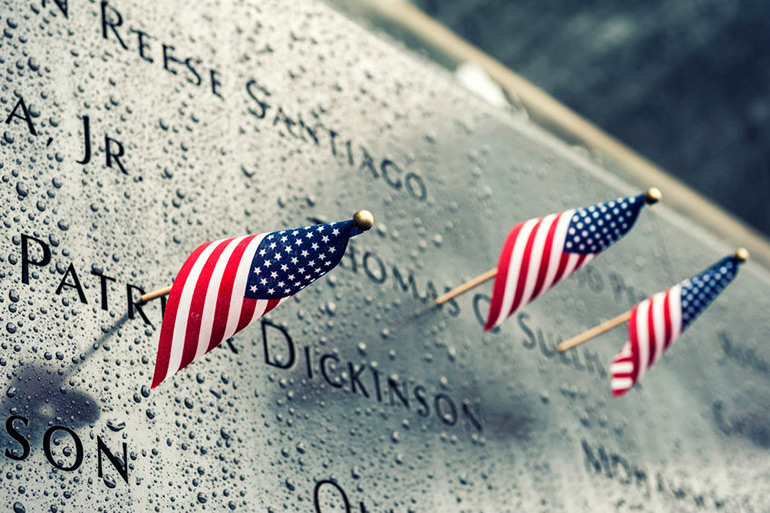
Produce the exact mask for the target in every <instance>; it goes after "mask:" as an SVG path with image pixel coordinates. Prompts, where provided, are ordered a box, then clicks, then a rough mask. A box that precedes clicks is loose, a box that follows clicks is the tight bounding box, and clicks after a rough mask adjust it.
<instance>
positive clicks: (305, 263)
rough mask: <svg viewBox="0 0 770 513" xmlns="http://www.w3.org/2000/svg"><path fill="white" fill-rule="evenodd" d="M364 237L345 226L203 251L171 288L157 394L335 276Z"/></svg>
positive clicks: (222, 243)
mask: <svg viewBox="0 0 770 513" xmlns="http://www.w3.org/2000/svg"><path fill="white" fill-rule="evenodd" d="M359 233H361V230H359V229H358V228H356V227H355V226H354V222H353V221H342V222H338V223H331V224H321V225H315V226H307V227H304V228H296V229H293V230H284V231H278V232H272V233H264V234H260V235H249V236H245V237H236V238H233V239H223V240H218V241H213V242H206V243H205V244H202V245H201V246H199V247H198V249H196V250H195V251H193V253H192V255H190V256H189V257H188V258H187V260H186V261H185V263H184V264H183V265H182V269H181V270H180V271H179V274H178V275H177V277H176V279H175V280H174V283H173V285H172V287H171V292H170V294H169V298H168V303H167V305H166V311H165V313H164V315H163V324H162V325H161V331H160V342H159V345H158V357H157V360H156V362H155V373H154V375H153V379H152V388H155V387H156V386H158V385H159V384H160V383H161V382H163V381H164V380H165V379H166V378H168V377H170V376H172V375H173V374H174V373H176V372H177V371H179V370H181V369H183V368H184V367H186V366H187V365H189V364H190V363H192V362H193V361H194V360H196V359H198V358H200V357H202V356H203V355H204V354H206V353H207V352H208V351H210V350H212V349H213V348H215V347H217V346H218V345H219V344H221V343H222V341H224V340H227V339H228V338H230V337H232V336H233V335H235V334H236V333H238V332H239V331H241V330H242V329H243V328H245V327H246V326H248V324H249V323H251V322H253V321H254V320H256V319H259V318H260V317H262V316H263V315H265V314H267V313H268V312H270V311H271V310H272V309H273V308H275V307H276V306H278V305H279V304H281V303H282V302H283V301H285V300H286V299H288V298H290V297H291V296H293V295H294V294H296V293H297V292H299V291H300V290H302V289H304V288H305V287H307V286H308V285H310V284H311V283H312V282H314V281H315V280H317V279H318V278H320V277H321V276H323V275H324V274H326V273H327V272H329V271H330V270H331V269H333V268H334V266H336V265H337V264H338V263H339V261H340V260H341V259H342V255H343V254H344V253H345V248H346V247H347V244H348V239H350V237H353V236H355V235H358V234H359Z"/></svg>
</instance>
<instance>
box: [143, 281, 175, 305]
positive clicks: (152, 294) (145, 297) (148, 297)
mask: <svg viewBox="0 0 770 513" xmlns="http://www.w3.org/2000/svg"><path fill="white" fill-rule="evenodd" d="M169 292H171V285H169V286H168V287H165V288H162V289H158V290H153V291H152V292H148V293H147V294H142V298H141V299H142V303H146V302H147V301H152V300H153V299H155V298H158V297H160V296H165V295H166V294H168V293H169Z"/></svg>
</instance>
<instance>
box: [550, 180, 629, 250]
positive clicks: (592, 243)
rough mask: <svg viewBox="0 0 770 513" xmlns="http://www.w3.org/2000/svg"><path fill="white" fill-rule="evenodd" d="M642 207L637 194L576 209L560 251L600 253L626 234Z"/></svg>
mask: <svg viewBox="0 0 770 513" xmlns="http://www.w3.org/2000/svg"><path fill="white" fill-rule="evenodd" d="M643 206H644V194H641V195H639V196H632V197H630V198H619V199H616V200H615V201H609V202H607V203H599V204H597V205H593V206H590V207H586V208H580V209H578V210H576V211H575V213H574V214H572V220H571V221H570V223H569V228H567V239H566V240H565V242H564V252H565V253H577V254H581V255H590V254H593V253H599V252H601V251H604V250H605V249H607V248H608V247H609V246H611V245H612V244H613V243H615V242H616V241H617V240H618V239H620V238H621V237H623V236H624V235H625V234H626V233H628V231H629V230H630V229H631V227H632V226H634V222H635V221H636V218H637V217H639V212H641V210H642V207H643Z"/></svg>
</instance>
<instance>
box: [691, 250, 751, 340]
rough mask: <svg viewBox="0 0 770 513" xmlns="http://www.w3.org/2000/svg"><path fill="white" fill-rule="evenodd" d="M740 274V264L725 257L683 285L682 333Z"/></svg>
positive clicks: (732, 258) (733, 259) (730, 257)
mask: <svg viewBox="0 0 770 513" xmlns="http://www.w3.org/2000/svg"><path fill="white" fill-rule="evenodd" d="M736 274H738V263H737V262H736V261H735V258H734V257H732V256H729V257H725V258H723V259H722V260H720V261H719V262H717V263H716V264H714V265H712V266H711V267H709V268H708V269H706V270H705V271H703V272H702V273H700V274H699V275H697V276H695V277H693V278H690V279H689V280H686V281H684V282H683V283H682V331H684V329H685V328H686V327H687V326H688V325H689V324H690V323H691V322H692V321H694V320H695V318H696V317H698V316H699V315H700V314H701V312H702V311H703V310H705V309H706V307H707V306H708V305H709V304H711V302H712V301H714V298H715V297H717V296H718V295H719V293H720V292H722V290H723V289H724V288H725V287H726V286H727V285H728V284H729V283H730V282H731V281H733V278H735V275H736Z"/></svg>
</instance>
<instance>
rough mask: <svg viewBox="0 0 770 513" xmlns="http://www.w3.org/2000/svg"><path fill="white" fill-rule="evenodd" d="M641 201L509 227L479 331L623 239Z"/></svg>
mask: <svg viewBox="0 0 770 513" xmlns="http://www.w3.org/2000/svg"><path fill="white" fill-rule="evenodd" d="M644 204H645V195H644V194H641V195H639V196H632V197H629V198H620V199H617V200H615V201H610V202H607V203H599V204H597V205H593V206H590V207H586V208H581V209H577V210H575V209H572V210H567V211H566V212H562V213H561V214H551V215H549V216H545V217H539V218H536V219H530V220H529V221H525V222H523V223H519V224H517V225H516V226H514V227H513V228H512V229H511V231H510V232H509V233H508V237H507V238H506V240H505V244H504V245H503V249H502V251H501V252H500V259H499V261H498V264H497V276H496V277H495V285H494V287H493V289H492V301H491V303H490V305H489V315H488V317H487V323H486V326H484V331H488V330H490V329H492V328H495V327H497V326H500V325H501V324H502V323H503V322H504V321H505V320H506V319H507V318H508V317H510V316H511V315H513V313H514V312H516V310H518V309H519V308H521V307H523V306H525V305H527V304H528V303H530V302H531V301H533V300H534V299H535V298H536V297H538V296H539V295H540V294H541V293H543V292H545V291H546V290H548V289H549V288H550V287H552V286H553V285H555V284H556V283H558V282H559V280H561V279H562V278H564V277H566V276H569V275H570V274H571V273H572V272H574V271H575V270H576V269H578V268H579V267H580V266H582V265H584V264H586V263H587V262H590V261H591V260H592V259H593V258H594V257H595V256H596V255H598V254H599V253H601V252H602V251H604V250H605V249H607V248H608V247H609V246H610V245H612V244H613V243H614V242H615V241H617V240H618V239H620V238H621V237H623V236H624V235H625V234H626V233H627V232H628V231H629V230H630V229H631V227H632V226H633V225H634V222H635V221H636V218H637V217H638V216H639V212H640V211H641V209H642V207H643V206H644Z"/></svg>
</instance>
